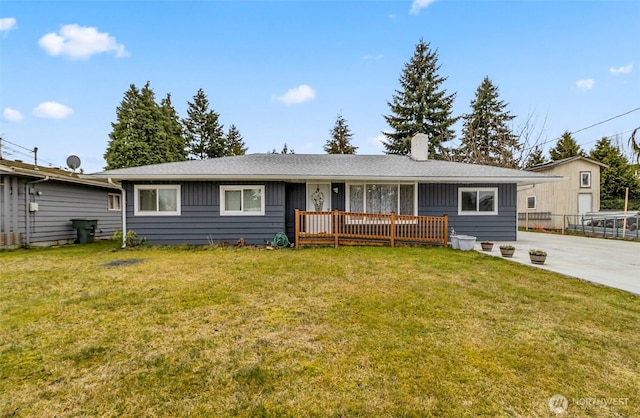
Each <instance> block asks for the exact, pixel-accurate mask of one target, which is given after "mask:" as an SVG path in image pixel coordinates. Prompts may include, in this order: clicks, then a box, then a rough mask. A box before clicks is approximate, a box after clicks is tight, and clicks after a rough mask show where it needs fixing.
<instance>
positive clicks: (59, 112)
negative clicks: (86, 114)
mask: <svg viewBox="0 0 640 418" xmlns="http://www.w3.org/2000/svg"><path fill="white" fill-rule="evenodd" d="M72 113H73V109H71V108H70V107H68V106H65V105H63V104H60V103H58V102H43V103H40V104H39V105H38V106H36V108H35V109H33V114H34V115H35V116H37V117H39V118H47V119H64V118H66V117H69V116H71V114H72Z"/></svg>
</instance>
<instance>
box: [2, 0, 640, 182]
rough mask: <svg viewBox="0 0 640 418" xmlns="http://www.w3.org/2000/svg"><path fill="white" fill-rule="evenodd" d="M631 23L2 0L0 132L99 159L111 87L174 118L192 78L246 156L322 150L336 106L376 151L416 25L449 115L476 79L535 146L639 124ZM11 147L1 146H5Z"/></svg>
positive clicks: (51, 150)
mask: <svg viewBox="0 0 640 418" xmlns="http://www.w3.org/2000/svg"><path fill="white" fill-rule="evenodd" d="M638 27H640V2H638V1H564V2H563V1H531V2H527V1H454V0H436V1H429V0H416V1H410V0H408V1H401V0H394V1H358V0H352V1H339V0H325V1H305V0H298V1H277V0H272V1H259V0H255V1H205V0H201V1H109V2H106V1H55V0H48V1H40V2H38V1H30V0H20V1H12V0H2V2H0V112H1V113H0V135H1V136H2V137H3V138H4V139H5V140H7V141H9V142H11V143H13V144H18V145H20V146H22V147H25V148H28V149H32V148H33V147H38V149H39V152H38V157H39V159H40V160H41V161H43V162H44V163H45V164H47V165H48V164H49V163H51V164H53V165H54V166H64V165H65V161H66V158H67V156H68V155H70V154H75V155H78V156H79V157H80V158H81V159H82V161H83V165H82V168H83V169H84V170H85V172H95V171H100V170H101V169H102V167H103V166H104V164H105V163H104V160H103V154H104V151H105V149H106V147H107V142H108V134H109V132H110V131H111V123H112V122H114V121H115V116H116V107H117V106H118V105H119V103H120V102H121V100H122V98H123V95H124V92H125V91H126V90H127V89H128V88H129V85H130V84H135V85H136V86H138V87H142V86H143V85H144V84H145V83H146V82H147V81H150V83H151V87H152V88H153V90H154V91H155V93H156V98H157V99H158V101H159V100H160V99H161V98H162V97H164V96H165V95H166V94H167V93H171V95H172V100H173V104H174V107H175V108H176V110H177V111H178V113H179V114H180V116H182V117H184V116H186V107H187V101H188V100H192V98H193V95H194V94H195V93H196V91H197V90H198V89H199V88H202V89H203V90H204V91H205V93H206V94H207V95H208V98H209V100H210V103H211V108H212V109H213V110H215V111H216V112H218V113H220V121H221V123H222V124H224V125H225V130H226V129H227V128H228V127H229V125H231V124H235V125H236V126H237V127H238V129H239V130H240V132H241V134H242V135H243V137H244V140H245V143H246V145H247V146H248V147H249V151H248V152H249V153H261V152H268V151H270V150H272V149H273V148H277V149H278V150H280V149H281V148H282V145H283V144H284V143H287V144H288V146H289V148H293V149H294V150H295V152H296V153H322V152H323V150H322V146H323V145H324V144H325V142H326V140H327V139H328V138H329V130H330V129H331V128H332V127H333V125H334V123H335V120H336V116H337V115H338V114H339V113H341V114H342V115H343V116H344V117H345V118H346V119H347V121H348V124H349V127H350V128H351V130H352V132H353V134H354V137H353V144H354V145H356V146H358V147H359V149H358V153H359V154H379V153H382V149H383V148H382V146H381V144H380V139H381V132H382V131H384V130H386V129H388V126H387V125H386V123H385V121H384V118H383V115H387V114H389V108H388V106H387V101H389V100H391V97H392V94H393V93H394V90H395V89H397V88H398V87H399V85H398V78H399V76H400V74H401V71H402V69H403V66H404V64H405V63H406V62H407V61H408V60H409V59H410V57H411V55H412V54H413V51H414V47H415V45H416V43H417V42H418V41H419V40H420V38H422V39H424V40H425V41H426V42H430V43H431V47H432V48H434V49H437V50H438V53H439V64H440V65H441V68H440V72H439V73H440V75H442V76H446V77H448V79H447V81H446V82H445V83H444V84H443V87H444V88H445V89H446V90H447V92H448V93H454V92H455V93H457V96H456V100H455V104H454V114H455V115H461V114H463V113H467V112H469V104H470V101H471V100H472V99H473V97H474V94H475V90H476V88H477V87H478V85H479V84H480V83H481V82H482V80H483V78H484V77H485V76H488V77H489V78H490V79H491V80H492V81H493V83H494V84H496V85H497V86H498V87H499V89H500V95H501V98H502V99H503V100H504V101H505V102H507V103H508V104H509V105H508V108H507V109H508V110H509V111H511V113H512V114H514V115H516V116H517V119H516V120H515V121H514V129H520V128H521V127H522V126H523V124H524V123H525V122H526V121H527V120H530V121H531V122H532V124H533V128H534V131H535V132H536V133H539V134H540V135H541V137H540V138H541V140H542V141H548V142H549V143H548V144H547V145H546V148H547V149H548V148H549V147H551V146H553V145H554V143H555V139H557V138H558V137H559V136H560V135H561V134H562V133H563V132H564V131H565V130H569V131H577V130H580V129H582V128H585V127H588V126H590V125H592V124H596V123H598V122H601V121H604V120H606V119H609V118H611V117H614V116H617V115H621V114H624V113H627V112H629V111H631V112H630V113H628V114H627V115H624V116H621V117H618V118H616V119H614V120H612V121H609V122H606V123H603V124H600V125H598V126H595V127H593V128H590V129H587V130H584V131H582V132H579V133H577V134H576V135H575V137H576V138H577V139H578V142H579V143H580V144H582V145H583V147H584V148H585V149H587V150H589V149H590V148H591V147H592V146H593V144H594V143H595V142H596V141H597V140H598V139H600V138H601V137H602V136H610V135H619V136H620V137H621V138H628V136H629V134H630V131H631V130H632V129H634V128H636V127H638V126H640V110H635V111H633V110H634V109H638V108H640V31H638ZM456 133H457V135H458V137H459V136H460V126H457V132H456ZM536 136H537V135H536ZM449 145H452V144H451V143H449ZM23 153H26V154H29V153H28V152H26V151H25V150H23V149H21V148H19V147H17V146H15V145H11V144H5V147H4V156H5V158H12V159H23V160H25V161H28V160H30V158H32V157H29V155H24V154H23Z"/></svg>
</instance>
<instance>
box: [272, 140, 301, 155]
mask: <svg viewBox="0 0 640 418" xmlns="http://www.w3.org/2000/svg"><path fill="white" fill-rule="evenodd" d="M271 153H272V154H295V153H296V152H295V151H294V150H293V149H289V147H288V146H287V143H286V142H285V143H284V145H283V146H282V151H280V152H278V151H276V149H275V148H274V149H273V151H271Z"/></svg>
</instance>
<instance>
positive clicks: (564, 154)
mask: <svg viewBox="0 0 640 418" xmlns="http://www.w3.org/2000/svg"><path fill="white" fill-rule="evenodd" d="M578 155H581V156H584V155H585V153H584V151H583V150H582V148H580V145H578V143H577V142H576V140H575V139H573V137H572V136H571V133H570V132H569V131H565V132H564V133H563V134H562V136H561V137H560V139H558V142H557V143H556V146H555V147H553V148H551V149H550V150H549V156H550V157H551V161H558V160H563V159H565V158H570V157H575V156H578Z"/></svg>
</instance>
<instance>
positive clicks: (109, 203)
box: [107, 193, 122, 212]
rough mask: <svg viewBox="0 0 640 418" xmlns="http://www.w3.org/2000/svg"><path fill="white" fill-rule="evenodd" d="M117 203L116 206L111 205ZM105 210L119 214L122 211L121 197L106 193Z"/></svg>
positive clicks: (117, 194)
mask: <svg viewBox="0 0 640 418" xmlns="http://www.w3.org/2000/svg"><path fill="white" fill-rule="evenodd" d="M115 202H117V203H118V204H117V205H113V204H112V203H115ZM107 210H109V211H113V212H120V211H121V210H122V195H121V194H119V193H107Z"/></svg>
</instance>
